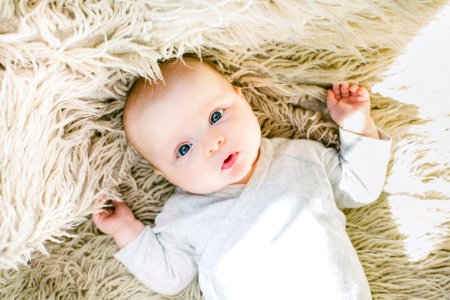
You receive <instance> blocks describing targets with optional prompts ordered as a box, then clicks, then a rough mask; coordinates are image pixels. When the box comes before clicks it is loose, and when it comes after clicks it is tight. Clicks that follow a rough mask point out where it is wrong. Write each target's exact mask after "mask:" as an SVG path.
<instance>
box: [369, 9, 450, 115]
mask: <svg viewBox="0 0 450 300" xmlns="http://www.w3.org/2000/svg"><path fill="white" fill-rule="evenodd" d="M388 74H389V76H388V77H387V78H386V80H385V81H384V82H382V83H380V84H377V85H376V86H375V87H374V88H373V89H372V91H373V92H378V93H380V94H382V95H384V96H388V97H391V98H393V99H395V100H399V101H401V102H404V103H411V104H415V105H417V106H419V107H420V111H421V113H423V114H424V115H430V114H432V115H434V114H449V113H450V3H449V4H448V5H447V6H446V7H445V8H444V9H443V10H441V11H440V12H439V14H438V15H437V16H436V20H434V21H432V22H431V23H430V24H428V25H427V26H426V27H425V28H423V29H422V30H421V33H420V34H419V35H418V36H417V37H416V38H415V39H414V40H413V41H412V42H411V43H410V44H409V45H408V48H407V49H406V51H405V53H404V55H402V56H401V57H400V58H399V59H398V61H397V64H396V65H395V66H393V67H392V68H391V69H390V70H389V71H388Z"/></svg>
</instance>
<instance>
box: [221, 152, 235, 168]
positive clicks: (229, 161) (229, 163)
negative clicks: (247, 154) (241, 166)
mask: <svg viewBox="0 0 450 300" xmlns="http://www.w3.org/2000/svg"><path fill="white" fill-rule="evenodd" d="M237 157H238V153H237V152H236V153H232V154H230V155H228V157H227V158H226V159H225V160H224V161H223V165H222V170H225V169H229V168H231V167H233V166H234V164H235V163H236V160H237Z"/></svg>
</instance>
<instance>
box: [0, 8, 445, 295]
mask: <svg viewBox="0 0 450 300" xmlns="http://www.w3.org/2000/svg"><path fill="white" fill-rule="evenodd" d="M444 5H445V1H440V0H414V1H413V0H411V1H406V0H397V1H383V0H376V1H353V0H342V1H333V0H321V1H312V0H298V1H295V0H292V1H231V0H225V1H165V0H154V1H107V0H97V1H81V0H68V1H62V0H43V1H33V0H30V1H25V0H23V1H22V0H2V1H0V80H1V83H0V84H1V87H0V143H1V148H0V218H1V219H0V267H1V268H2V270H1V272H0V298H2V299H161V298H162V296H160V295H157V294H155V293H154V292H152V291H150V290H148V289H146V288H145V287H144V286H143V285H142V284H140V283H139V282H138V281H137V280H136V279H135V278H134V277H133V276H132V275H131V274H129V273H128V272H127V271H126V269H125V267H124V266H122V265H121V264H120V263H119V262H118V261H116V260H115V259H114V258H113V254H114V253H115V252H116V250H117V249H116V246H115V244H114V242H113V240H112V239H111V238H110V237H108V236H105V235H103V234H102V233H100V232H99V231H98V230H97V229H96V228H95V226H94V225H93V223H92V222H91V220H90V214H91V213H92V212H94V211H95V209H96V208H95V207H94V202H95V201H96V199H98V197H99V195H101V194H104V193H106V194H107V195H109V197H118V198H120V199H123V200H124V201H126V202H127V203H128V204H129V205H130V206H131V207H132V209H133V211H134V212H135V214H136V215H137V217H138V218H139V219H141V220H143V221H144V222H145V223H147V224H152V222H153V220H154V217H155V215H156V214H157V213H158V211H159V210H160V208H161V206H162V205H163V203H164V201H165V200H166V199H167V197H169V196H170V194H171V193H172V192H173V190H174V188H173V186H171V185H170V184H169V183H168V182H166V181H164V180H163V179H161V178H160V177H159V176H157V175H155V174H154V173H153V172H152V168H151V167H150V166H149V165H148V164H147V163H146V162H145V161H144V160H143V159H142V158H140V157H139V156H138V155H137V154H136V152H135V151H134V150H133V149H132V148H130V147H129V146H128V145H127V143H126V140H125V136H124V133H123V127H122V120H121V118H122V107H123V104H124V97H125V95H126V93H127V89H128V88H129V86H130V84H131V82H132V80H133V79H134V78H136V76H138V75H141V76H146V77H148V78H159V77H160V74H159V69H158V65H157V61H158V60H161V59H168V58H171V57H180V56H182V55H183V54H186V53H193V54H196V55H199V56H201V57H203V58H204V59H205V60H207V61H209V62H211V63H213V64H215V65H217V67H218V69H219V70H221V71H222V72H223V73H224V74H225V75H226V76H227V77H228V78H230V80H232V81H233V83H234V84H236V85H238V86H241V87H242V88H243V91H244V93H245V95H246V97H247V99H248V100H249V101H250V103H251V104H252V106H253V108H254V110H255V112H256V114H257V116H258V118H259V121H260V124H261V126H262V132H263V135H264V136H268V137H271V136H284V137H292V138H308V139H314V140H319V141H321V142H323V143H324V144H326V145H328V146H334V147H338V137H337V135H336V125H335V124H333V123H332V122H331V121H330V118H329V116H328V114H327V110H326V106H325V89H326V88H328V87H329V85H330V83H332V82H337V81H351V82H357V83H361V84H363V85H365V86H366V87H369V88H370V87H372V86H373V85H374V84H375V83H377V82H380V81H382V80H383V79H384V76H385V75H384V71H385V70H386V69H387V68H388V67H389V66H390V65H392V64H393V63H394V61H395V58H396V57H398V55H399V54H400V53H401V51H402V50H403V49H404V48H405V46H406V45H407V44H408V42H409V41H411V39H412V38H413V37H414V36H415V35H416V34H417V32H418V30H419V29H420V28H422V27H423V26H424V25H425V24H427V23H428V22H429V21H430V20H431V19H432V18H433V17H434V16H435V14H436V12H437V11H438V10H439V9H440V8H442V7H443V6H444ZM443 38H448V32H447V33H443ZM442 59H448V58H442ZM398 88H401V87H398ZM372 99H373V100H372V101H373V105H372V106H373V107H372V112H373V117H374V118H375V120H376V122H377V124H378V125H379V126H380V127H381V128H383V129H384V130H385V131H387V132H388V133H389V134H390V135H391V136H392V137H393V139H394V145H393V149H392V160H391V163H390V166H389V171H388V176H387V179H386V186H385V191H384V193H383V194H382V195H381V197H380V199H379V200H378V201H377V202H376V203H374V204H373V205H370V206H367V207H363V208H360V209H352V210H346V211H345V213H346V215H347V220H348V225H347V229H348V233H349V235H350V237H351V239H352V241H353V244H354V246H355V248H356V249H357V251H358V254H359V256H360V259H361V261H362V263H363V266H364V269H365V271H366V274H367V277H368V279H369V282H370V287H371V290H372V293H373V296H374V298H375V299H411V298H414V299H419V298H420V299H449V298H450V233H449V229H450V221H449V220H450V208H449V205H448V203H449V202H448V201H446V200H448V199H449V198H450V195H449V190H450V189H449V185H448V180H449V175H450V174H449V172H450V171H449V166H448V162H449V151H448V150H449V149H448V141H449V140H450V139H449V129H448V115H445V114H444V115H441V116H440V117H438V116H435V117H433V116H431V117H428V118H424V117H422V116H420V115H419V114H418V111H417V108H416V107H415V106H413V105H407V104H404V103H400V102H398V101H395V100H394V99H388V98H383V97H382V96H380V95H373V97H372ZM423 100H424V101H425V102H426V103H429V104H430V105H432V101H433V99H423ZM161 126H164V124H161ZM445 142H446V143H445ZM368 159H370V157H368ZM402 218H403V220H404V222H403V223H402V222H401V220H402ZM408 222H409V223H408ZM408 224H409V225H408ZM429 224H433V226H431V227H430V228H431V229H429V230H423V228H424V226H425V225H429ZM422 225H423V226H422ZM402 226H403V227H402ZM405 226H406V227H408V226H410V227H411V226H412V227H413V229H414V228H416V229H417V230H415V231H414V230H413V232H415V233H416V234H417V235H418V236H420V238H421V239H419V241H420V244H419V245H418V246H417V247H416V248H418V249H419V250H422V253H423V255H422V256H421V257H419V258H417V257H415V258H414V257H413V256H411V253H410V250H408V249H410V248H407V245H408V244H407V243H408V242H411V236H407V235H406V234H405V233H402V232H403V231H402V230H401V229H402V228H404V227H405ZM414 226H415V227H414ZM427 228H428V227H427ZM430 245H431V246H430ZM427 246H430V249H428V250H427V251H425V250H424V249H425V248H426V247H427ZM201 297H202V296H201V293H200V290H199V288H198V285H197V283H196V282H193V283H192V284H191V285H190V286H189V287H188V288H187V289H186V290H185V291H183V292H182V293H181V294H180V295H178V296H177V297H173V298H177V299H200V298H201Z"/></svg>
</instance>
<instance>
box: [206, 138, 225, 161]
mask: <svg viewBox="0 0 450 300" xmlns="http://www.w3.org/2000/svg"><path fill="white" fill-rule="evenodd" d="M224 143H225V137H224V136H223V135H217V136H215V137H214V138H212V139H211V142H210V144H209V145H208V147H207V148H206V155H208V156H211V155H213V154H214V152H216V151H217V149H219V148H220V147H221V146H222V145H223V144H224Z"/></svg>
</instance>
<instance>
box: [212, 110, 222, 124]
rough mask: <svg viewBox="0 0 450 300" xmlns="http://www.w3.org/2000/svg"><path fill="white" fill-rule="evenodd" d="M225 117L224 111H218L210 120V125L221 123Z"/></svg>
mask: <svg viewBox="0 0 450 300" xmlns="http://www.w3.org/2000/svg"><path fill="white" fill-rule="evenodd" d="M222 116H223V109H219V110H216V111H215V112H214V113H213V114H212V115H211V117H210V118H209V123H210V124H211V125H213V124H214V123H216V122H217V121H219V120H220V119H221V118H222Z"/></svg>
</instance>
